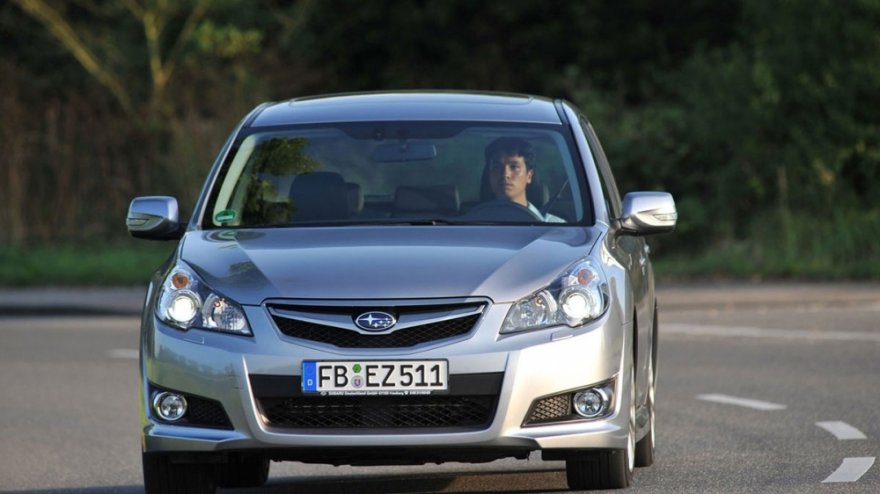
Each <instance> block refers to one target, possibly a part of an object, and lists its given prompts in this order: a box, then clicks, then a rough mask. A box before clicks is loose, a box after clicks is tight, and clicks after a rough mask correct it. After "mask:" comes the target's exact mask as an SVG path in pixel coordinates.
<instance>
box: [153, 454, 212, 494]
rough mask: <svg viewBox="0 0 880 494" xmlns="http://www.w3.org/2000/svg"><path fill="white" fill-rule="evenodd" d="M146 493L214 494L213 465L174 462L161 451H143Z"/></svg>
mask: <svg viewBox="0 0 880 494" xmlns="http://www.w3.org/2000/svg"><path fill="white" fill-rule="evenodd" d="M141 460H142V463H143V469H144V490H145V492H146V494H214V491H215V490H216V484H215V482H214V475H213V467H212V466H211V465H205V464H200V463H172V462H171V461H169V459H168V456H167V455H164V454H161V453H143V454H142V456H141Z"/></svg>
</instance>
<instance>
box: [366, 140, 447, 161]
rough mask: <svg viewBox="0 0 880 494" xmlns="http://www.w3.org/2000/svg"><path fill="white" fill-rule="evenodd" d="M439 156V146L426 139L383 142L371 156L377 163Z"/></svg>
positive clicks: (419, 159) (430, 158) (425, 159)
mask: <svg viewBox="0 0 880 494" xmlns="http://www.w3.org/2000/svg"><path fill="white" fill-rule="evenodd" d="M436 157H437V146H435V145H434V143H432V142H425V141H402V142H383V143H382V144H379V145H378V146H377V147H376V149H374V150H373V154H372V155H371V156H370V158H371V159H372V160H373V161H374V162H377V163H397V162H402V161H427V160H432V159H434V158H436Z"/></svg>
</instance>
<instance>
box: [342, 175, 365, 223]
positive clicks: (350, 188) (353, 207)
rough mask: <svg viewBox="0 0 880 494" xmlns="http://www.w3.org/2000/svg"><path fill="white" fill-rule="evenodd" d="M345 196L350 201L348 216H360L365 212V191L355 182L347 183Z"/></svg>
mask: <svg viewBox="0 0 880 494" xmlns="http://www.w3.org/2000/svg"><path fill="white" fill-rule="evenodd" d="M345 196H346V199H348V215H349V216H357V215H359V214H360V213H361V211H363V210H364V189H362V188H361V186H360V185H358V184H356V183H354V182H345Z"/></svg>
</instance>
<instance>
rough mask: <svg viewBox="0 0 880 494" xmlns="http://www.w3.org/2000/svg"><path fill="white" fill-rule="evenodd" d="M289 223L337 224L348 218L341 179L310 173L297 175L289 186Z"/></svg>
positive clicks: (324, 174) (336, 174)
mask: <svg viewBox="0 0 880 494" xmlns="http://www.w3.org/2000/svg"><path fill="white" fill-rule="evenodd" d="M289 195H290V203H291V206H293V215H292V220H293V221H320V220H341V219H345V218H347V217H348V196H347V193H346V190H345V181H344V180H343V179H342V175H340V174H338V173H333V172H312V173H306V174H303V175H298V176H297V177H296V179H295V180H294V181H293V184H292V185H291V186H290V194H289Z"/></svg>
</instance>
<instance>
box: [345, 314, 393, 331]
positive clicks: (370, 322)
mask: <svg viewBox="0 0 880 494" xmlns="http://www.w3.org/2000/svg"><path fill="white" fill-rule="evenodd" d="M354 323H355V324H356V325H357V327H359V328H361V329H363V330H365V331H384V330H386V329H389V328H391V327H392V326H394V325H395V324H397V319H395V318H394V316H392V315H391V314H389V313H387V312H378V311H372V312H364V313H363V314H361V315H359V316H357V318H356V319H355V320H354Z"/></svg>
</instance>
